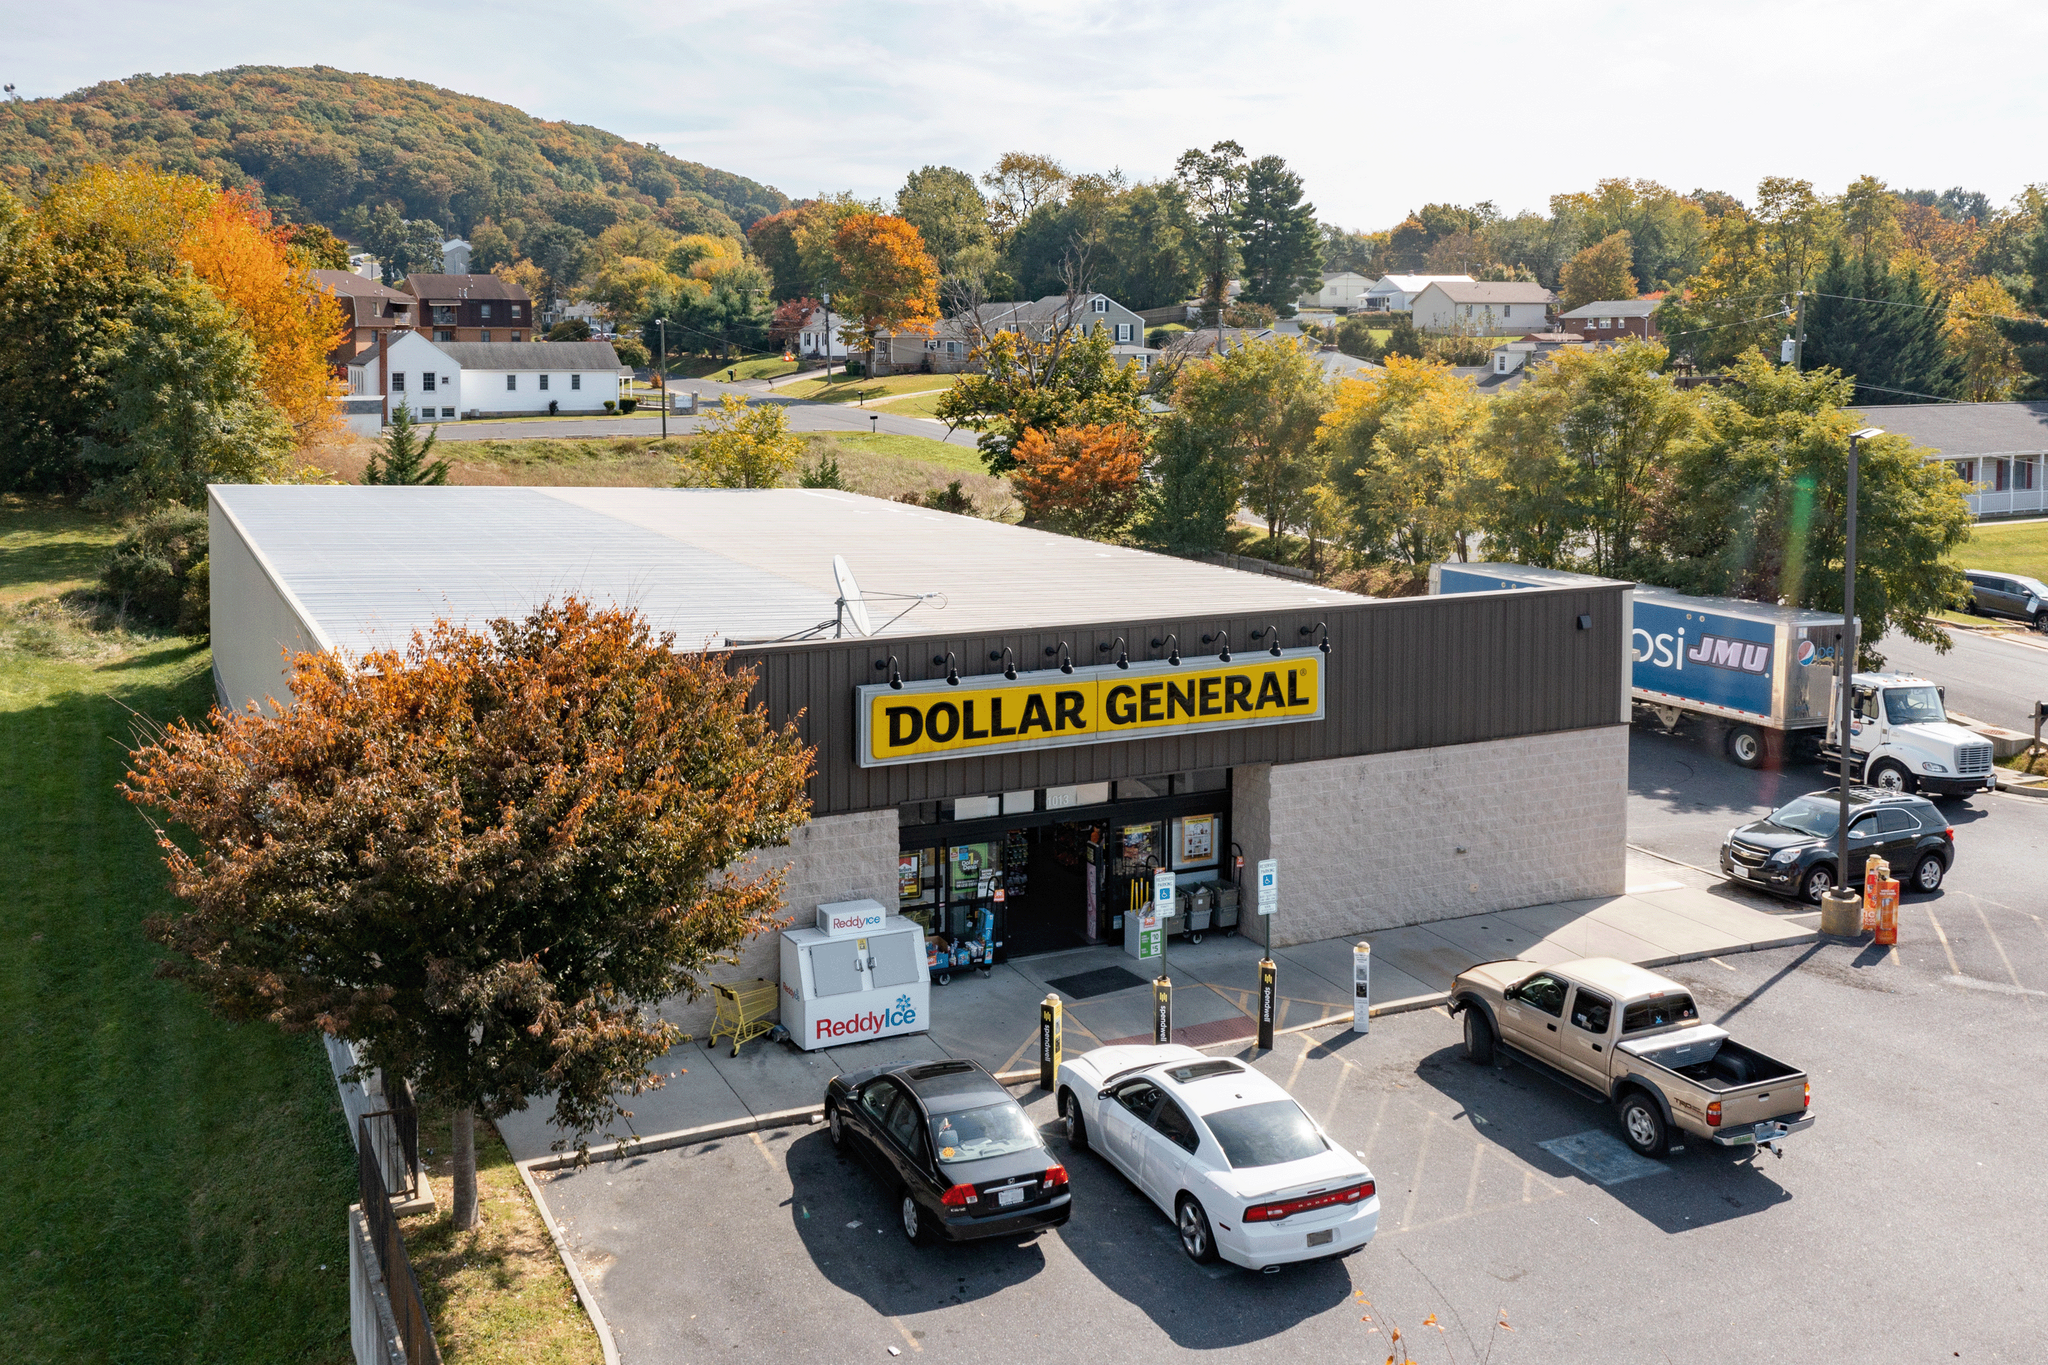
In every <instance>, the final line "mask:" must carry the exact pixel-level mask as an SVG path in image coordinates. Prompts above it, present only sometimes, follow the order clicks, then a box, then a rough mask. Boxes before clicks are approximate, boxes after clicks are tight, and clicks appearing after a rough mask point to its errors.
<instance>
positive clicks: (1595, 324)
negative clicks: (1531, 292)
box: [1557, 294, 1664, 341]
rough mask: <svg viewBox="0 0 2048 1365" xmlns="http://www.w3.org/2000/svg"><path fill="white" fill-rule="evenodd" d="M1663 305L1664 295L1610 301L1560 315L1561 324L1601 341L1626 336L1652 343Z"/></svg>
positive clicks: (1578, 308)
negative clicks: (1658, 311) (1661, 305)
mask: <svg viewBox="0 0 2048 1365" xmlns="http://www.w3.org/2000/svg"><path fill="white" fill-rule="evenodd" d="M1663 302H1664V296H1663V295H1661V294H1660V295H1658V296H1657V297H1656V298H1654V299H1606V300H1602V301H1601V302H1599V303H1588V304H1582V305H1581V306H1579V307H1577V308H1574V309H1572V310H1571V311H1570V312H1569V313H1559V314H1558V315H1557V320H1558V321H1559V322H1562V323H1565V324H1568V325H1570V326H1571V329H1572V330H1573V331H1575V332H1584V333H1585V334H1586V335H1587V336H1588V337H1592V338H1595V339H1597V340H1600V341H1608V340H1618V339H1619V338H1621V337H1623V336H1636V337H1641V338H1643V339H1644V340H1645V341H1652V340H1655V339H1656V336H1657V306H1658V305H1659V304H1661V303H1663Z"/></svg>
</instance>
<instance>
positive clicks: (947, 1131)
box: [932, 1103, 1038, 1161]
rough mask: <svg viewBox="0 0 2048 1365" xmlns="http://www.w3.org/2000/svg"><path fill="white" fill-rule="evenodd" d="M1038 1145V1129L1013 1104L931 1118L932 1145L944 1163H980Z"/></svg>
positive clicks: (990, 1106)
mask: <svg viewBox="0 0 2048 1365" xmlns="http://www.w3.org/2000/svg"><path fill="white" fill-rule="evenodd" d="M1037 1145H1038V1130H1037V1129H1035V1128H1033V1127H1032V1126H1031V1120H1030V1119H1028V1118H1025V1117H1024V1111H1023V1110H1022V1109H1019V1108H1018V1107H1017V1106H1016V1105H1014V1104H1010V1103H1003V1104H988V1105H983V1106H982V1107H980V1108H978V1109H961V1110H956V1111H955V1112H953V1113H950V1114H940V1115H937V1116H936V1117H934V1118H933V1119H932V1146H933V1148H935V1149H936V1150H937V1151H938V1154H939V1160H941V1161H980V1160H981V1159H982V1158H983V1157H991V1156H1008V1155H1010V1153H1012V1152H1025V1151H1029V1150H1030V1149H1031V1148H1033V1147H1036V1146H1037Z"/></svg>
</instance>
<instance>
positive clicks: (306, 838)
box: [122, 598, 812, 1228]
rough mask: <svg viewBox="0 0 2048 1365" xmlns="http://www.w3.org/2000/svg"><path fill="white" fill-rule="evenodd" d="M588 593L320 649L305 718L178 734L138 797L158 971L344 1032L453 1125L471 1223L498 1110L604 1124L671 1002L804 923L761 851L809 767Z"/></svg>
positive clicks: (223, 1003) (705, 671)
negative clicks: (170, 907)
mask: <svg viewBox="0 0 2048 1365" xmlns="http://www.w3.org/2000/svg"><path fill="white" fill-rule="evenodd" d="M672 644H673V641H672V638H671V637H669V636H666V635H663V636H660V637H656V636H654V635H653V634H652V633H651V631H650V630H649V628H648V626H647V624H646V622H645V621H643V620H642V619H641V618H640V617H639V616H638V615H636V614H634V613H632V612H629V611H622V610H618V609H612V608H606V609H597V608H593V607H591V606H589V605H587V604H585V603H583V602H580V601H577V600H575V599H573V598H572V599H569V600H566V601H564V602H562V603H560V604H559V605H557V604H553V603H548V604H543V605H542V606H540V607H537V608H535V609H534V610H533V612H532V613H531V614H530V615H529V616H527V617H526V619H524V620H522V621H512V620H498V621H494V622H492V623H491V624H490V625H489V626H488V627H487V628H485V629H484V630H482V631H475V630H471V629H469V628H467V627H465V626H461V625H456V624H451V623H449V622H446V621H442V622H439V623H437V624H436V625H435V626H434V628H433V630H432V631H431V632H430V633H428V634H425V635H420V634H415V635H414V636H413V639H412V643H411V645H410V647H409V648H407V649H406V650H405V651H404V652H402V653H401V652H399V651H396V650H387V651H383V652H379V653H374V654H370V655H367V656H365V657H363V658H361V659H359V660H354V661H351V660H348V659H346V658H344V657H342V656H341V655H340V654H339V653H336V652H329V653H324V654H301V655H299V656H298V657H297V658H296V659H295V660H294V661H293V666H292V678H291V691H292V700H291V702H290V704H288V705H284V706H276V705H275V704H274V703H273V708H272V709H273V711H274V714H265V713H263V712H262V711H259V710H258V709H257V708H256V707H254V706H253V705H252V706H251V707H250V708H249V710H248V711H247V712H245V713H243V714H240V715H230V714H226V713H224V712H221V711H215V712H214V713H213V715H212V716H211V717H210V718H209V722H208V724H207V725H205V726H204V727H201V726H194V725H191V724H188V723H186V722H184V721H178V722H175V723H173V724H172V726H171V727H170V728H169V729H167V730H164V731H162V732H160V733H158V734H157V735H155V736H154V738H153V741H152V742H149V743H146V744H143V745H142V746H141V747H139V748H137V749H136V750H135V752H134V753H133V754H132V755H131V761H132V771H130V772H129V774H128V777H127V780H126V782H125V783H124V784H123V786H122V791H123V793H124V794H125V795H126V796H127V797H128V799H129V800H131V801H134V802H136V803H138V804H140V805H144V806H147V807H151V808H153V809H155V810H157V811H160V812H162V814H163V815H164V817H165V818H166V820H167V821H168V822H169V823H170V824H171V825H173V826H177V827H182V831H183V832H182V833H181V835H180V837H179V838H177V839H173V837H172V836H171V834H170V833H169V832H168V831H167V830H164V829H162V828H159V831H158V843H159V846H160V847H161V848H162V850H163V856H164V861H165V863H166V864H167V865H168V866H169V868H170V872H171V887H172V890H173V892H174V893H175V894H176V895H177V897H178V898H179V899H180V900H182V901H183V902H185V905H186V910H185V911H184V913H181V914H178V915H174V916H158V917H156V918H154V919H152V920H150V921H149V924H148V932H149V933H150V935H151V937H152V938H154V939H155V940H156V941H157V942H158V943H161V944H162V945H164V946H165V947H166V948H168V949H170V950H171V954H172V956H171V957H170V958H169V959H168V960H166V961H164V962H163V963H162V964H161V965H160V966H159V968H158V970H159V972H160V973H161V974H162V975H164V976H167V977H170V978H172V979H174V980H179V981H183V982H184V983H185V984H186V985H188V986H190V987H191V988H192V989H194V990H195V991H197V992H198V993H199V994H201V995H202V996H204V997H205V998H206V1000H207V1001H208V1003H209V1004H210V1005H211V1006H212V1007H213V1009H214V1010H215V1011H216V1012H217V1013H219V1014H222V1015H224V1016H226V1017H227V1018H229V1019H232V1020H236V1021H246V1020H265V1021H268V1022H270V1023H273V1024H276V1025H277V1026H279V1027H280V1028H283V1029H285V1030H287V1031H311V1030H315V1029H317V1030H320V1031H322V1032H324V1033H327V1034H329V1035H331V1036H334V1037H337V1038H344V1039H348V1040H350V1041H352V1042H354V1043H356V1044H357V1045H358V1049H359V1052H360V1053H361V1055H362V1056H363V1059H364V1065H365V1066H366V1067H378V1068H381V1069H382V1070H383V1071H384V1073H385V1074H386V1075H389V1076H404V1077H410V1078H412V1079H414V1080H415V1081H417V1082H418V1084H419V1085H420V1088H421V1089H422V1090H423V1091H424V1092H425V1093H427V1094H429V1095H431V1096H433V1097H434V1098H436V1099H437V1100H439V1101H441V1102H443V1103H445V1104H446V1105H447V1106H448V1107H449V1109H450V1110H451V1111H453V1115H454V1138H455V1153H454V1156H455V1201H454V1215H455V1225H456V1226H457V1227H458V1228H469V1227H473V1226H474V1225H475V1223H476V1150H475V1146H474V1126H473V1125H474V1122H475V1118H476V1116H477V1115H479V1114H481V1115H482V1116H484V1117H485V1118H494V1117H497V1116H500V1115H503V1114H506V1113H509V1112H511V1111H513V1110H517V1109H522V1108H524V1107H525V1106H526V1103H527V1101H528V1100H529V1098H531V1097H534V1096H539V1095H544V1094H549V1093H552V1095H553V1097H554V1107H555V1120H554V1121H555V1123H556V1124H557V1125H558V1126H560V1127H562V1128H564V1129H565V1130H570V1131H574V1132H575V1133H577V1134H579V1135H581V1134H585V1133H588V1132H590V1131H591V1130H593V1129H595V1128H597V1127H598V1126H600V1125H601V1124H604V1123H606V1122H609V1121H610V1120H611V1119H612V1118H614V1117H618V1116H628V1117H629V1116H630V1111H629V1110H626V1109H624V1108H622V1107H621V1105H620V1103H619V1098H618V1096H619V1093H620V1092H622V1091H623V1092H624V1093H626V1094H628V1095H635V1094H639V1093H641V1092H642V1091H644V1090H647V1089H651V1088H653V1087H655V1086H658V1085H660V1084H661V1081H660V1079H659V1078H658V1077H657V1076H654V1075H651V1074H650V1073H649V1069H648V1068H649V1065H650V1064H651V1063H652V1062H653V1061H654V1060H655V1059H656V1058H658V1057H660V1056H661V1055H662V1054H663V1053H664V1052H666V1051H667V1050H668V1049H669V1048H670V1047H672V1046H673V1045H674V1044H675V1043H676V1041H677V1040H678V1039H679V1037H680V1036H681V1035H680V1033H679V1032H678V1030H677V1029H676V1027H675V1026H674V1025H673V1024H670V1023H667V1022H666V1021H664V1020H663V1019H662V1018H661V1017H660V1016H659V1015H658V1014H657V1013H656V1012H655V1008H654V1007H655V1006H656V1005H657V1004H658V1003H659V1002H660V1001H662V1000H664V999H667V998H669V997H671V996H674V995H678V994H680V995H685V996H689V997H695V996H696V995H698V994H699V993H700V992H702V991H703V990H704V989H705V988H706V982H705V978H704V973H705V970H706V968H707V967H708V966H709V965H710V964H712V963H715V962H729V961H732V960H733V957H734V954H735V953H736V952H737V950H738V949H739V947H740V945H741V944H742V943H743V942H744V941H745V940H746V939H747V938H748V937H749V936H750V935H753V934H757V933H760V932H762V931H763V930H766V929H769V928H772V927H775V926H776V925H778V924H780V923H781V922H782V919H781V910H782V904H781V902H782V877H781V874H780V873H779V872H769V873H763V872H760V871H759V870H758V869H756V868H753V867H751V866H750V865H749V858H750V856H751V855H752V854H754V853H755V852H756V851H757V850H760V849H763V848H766V847H769V846H771V845H777V844H782V843H785V842H787V840H788V838H789V835H790V832H791V831H792V830H793V829H795V828H796V826H798V825H799V824H801V823H803V822H804V820H806V819H807V818H808V808H809V803H808V800H807V798H806V796H805V793H804V784H805V781H806V779H807V777H808V776H809V772H810V768H811V762H812V751H811V750H810V749H808V748H807V747H805V745H804V744H803V742H802V741H801V740H800V739H799V738H798V737H797V735H796V732H795V730H794V728H793V727H784V728H782V729H780V730H778V729H776V728H775V727H774V726H772V725H771V724H770V723H769V721H768V718H767V716H766V714H765V713H764V712H763V711H762V710H761V709H760V708H759V707H754V706H749V705H748V701H747V698H748V694H749V690H750V689H751V687H752V686H753V682H754V678H753V675H752V674H751V673H750V672H747V671H744V670H740V671H735V670H732V669H730V668H729V667H728V661H727V659H726V657H725V656H722V655H716V654H693V653H677V652H676V651H675V650H674V649H673V648H672Z"/></svg>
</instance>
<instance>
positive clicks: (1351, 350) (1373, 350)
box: [1331, 313, 1386, 361]
mask: <svg viewBox="0 0 2048 1365" xmlns="http://www.w3.org/2000/svg"><path fill="white" fill-rule="evenodd" d="M1331 331H1332V332H1333V334H1334V335H1335V336H1336V338H1337V349H1338V350H1340V351H1342V352H1343V353H1344V354H1345V355H1348V356H1353V357H1355V358H1357V359H1359V360H1371V361H1379V360H1382V359H1385V357H1386V352H1385V351H1384V350H1383V349H1381V347H1380V344H1379V342H1378V341H1376V340H1375V339H1374V338H1373V334H1372V333H1373V326H1372V323H1371V322H1370V321H1369V320H1368V319H1367V317H1366V316H1365V315H1363V314H1359V313H1353V314H1352V315H1351V316H1350V317H1348V318H1345V319H1344V320H1343V321H1342V322H1340V323H1338V324H1337V325H1336V326H1335V327H1334V328H1332V329H1331Z"/></svg>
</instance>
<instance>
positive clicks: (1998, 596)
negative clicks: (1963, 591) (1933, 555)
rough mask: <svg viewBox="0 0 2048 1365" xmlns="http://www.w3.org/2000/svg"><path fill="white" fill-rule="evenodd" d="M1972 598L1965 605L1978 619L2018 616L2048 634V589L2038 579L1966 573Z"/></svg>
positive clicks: (2011, 575) (1988, 572)
mask: <svg viewBox="0 0 2048 1365" xmlns="http://www.w3.org/2000/svg"><path fill="white" fill-rule="evenodd" d="M1963 577H1965V578H1967V579H1969V580H1970V596H1969V598H1968V600H1967V601H1966V603H1965V605H1966V606H1967V607H1968V609H1969V610H1970V611H1971V612H1973V613H1975V614H1976V615H1978V616H2016V617H2018V618H2019V619H2020V620H2022V621H2025V622H2026V623H2027V624H2028V625H2030V626H2032V627H2033V628H2034V629H2035V630H2039V631H2048V585H2044V584H2043V583H2042V582H2041V580H2040V579H2038V578H2024V577H2022V576H2021V575H2019V574H2010V573H1993V572H1991V571H1990V570H1989V569H1965V570H1963Z"/></svg>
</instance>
